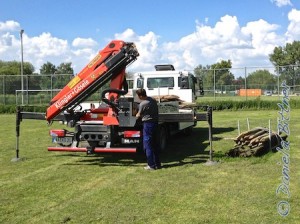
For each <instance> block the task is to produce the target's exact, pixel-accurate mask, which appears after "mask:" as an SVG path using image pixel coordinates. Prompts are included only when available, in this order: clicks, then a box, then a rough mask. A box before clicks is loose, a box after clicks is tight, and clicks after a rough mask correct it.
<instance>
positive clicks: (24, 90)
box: [0, 66, 300, 105]
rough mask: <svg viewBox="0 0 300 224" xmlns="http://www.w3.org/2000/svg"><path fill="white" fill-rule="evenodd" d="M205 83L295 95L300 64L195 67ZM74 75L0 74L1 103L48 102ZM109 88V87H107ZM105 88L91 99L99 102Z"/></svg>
mask: <svg viewBox="0 0 300 224" xmlns="http://www.w3.org/2000/svg"><path fill="white" fill-rule="evenodd" d="M192 72H193V73H194V74H195V75H196V76H197V77H200V78H201V79H202V82H203V89H204V96H207V97H214V98H217V97H223V96H232V97H236V96H244V97H245V99H246V100H247V97H248V96H249V97H251V96H256V97H257V96H261V95H268V96H271V95H280V94H281V84H282V82H283V81H285V82H286V84H287V85H289V86H290V93H291V94H292V95H300V67H299V66H282V67H245V68H231V69H195V71H192ZM73 77H74V76H73V75H70V74H67V75H61V74H53V75H23V76H20V75H11V76H6V75H0V104H4V105H47V104H48V103H49V102H50V100H51V99H52V98H53V97H54V96H55V95H56V94H57V93H58V91H59V90H60V89H62V88H63V87H64V86H65V85H66V84H67V83H68V82H69V81H70V80H71V79H72V78H73ZM103 88H105V87H103ZM101 92H102V89H100V90H99V91H97V92H96V93H95V94H93V95H92V96H91V97H90V98H89V100H94V101H99V99H100V94H101Z"/></svg>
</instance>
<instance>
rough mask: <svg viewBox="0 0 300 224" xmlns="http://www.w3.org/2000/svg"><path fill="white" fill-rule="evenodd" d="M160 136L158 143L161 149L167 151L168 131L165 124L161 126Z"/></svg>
mask: <svg viewBox="0 0 300 224" xmlns="http://www.w3.org/2000/svg"><path fill="white" fill-rule="evenodd" d="M158 133H159V136H158V143H159V147H160V150H161V151H165V150H166V148H167V140H168V133H167V129H166V127H164V126H161V127H160V128H159V132H158Z"/></svg>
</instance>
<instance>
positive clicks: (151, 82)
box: [133, 65, 201, 103]
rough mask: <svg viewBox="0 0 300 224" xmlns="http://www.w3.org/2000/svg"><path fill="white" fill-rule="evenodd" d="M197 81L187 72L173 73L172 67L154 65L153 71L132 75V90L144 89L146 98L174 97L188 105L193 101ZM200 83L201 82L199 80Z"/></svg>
mask: <svg viewBox="0 0 300 224" xmlns="http://www.w3.org/2000/svg"><path fill="white" fill-rule="evenodd" d="M198 81H199V80H197V79H196V77H195V76H194V75H193V74H192V73H191V72H188V71H175V69H174V66H173V65H156V66H155V71H150V72H139V73H135V74H134V75H133V89H139V88H144V89H145V90H146V92H147V95H148V96H162V95H176V96H178V97H179V99H180V100H182V101H184V102H188V103H192V102H194V101H195V99H196V98H197V97H196V88H195V87H196V83H197V82H198ZM200 81H201V80H200Z"/></svg>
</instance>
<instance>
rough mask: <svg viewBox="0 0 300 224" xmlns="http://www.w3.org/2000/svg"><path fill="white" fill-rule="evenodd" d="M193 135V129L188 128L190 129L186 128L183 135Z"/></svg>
mask: <svg viewBox="0 0 300 224" xmlns="http://www.w3.org/2000/svg"><path fill="white" fill-rule="evenodd" d="M192 133H193V127H188V128H186V129H184V130H183V134H184V135H185V136H191V135H192Z"/></svg>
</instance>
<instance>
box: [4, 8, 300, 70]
mask: <svg viewBox="0 0 300 224" xmlns="http://www.w3.org/2000/svg"><path fill="white" fill-rule="evenodd" d="M288 20H289V25H288V27H287V28H286V33H285V34H284V35H281V34H279V31H278V30H279V28H280V27H279V26H278V25H277V24H271V23H269V22H267V21H265V20H263V19H259V20H256V21H249V22H248V23H247V24H246V25H244V26H242V27H241V26H240V24H239V21H238V18H237V17H236V16H230V15H224V16H222V17H221V18H220V19H219V21H217V22H216V23H215V24H213V25H209V24H208V23H207V20H204V22H203V23H201V22H199V21H198V20H196V21H195V31H194V32H191V33H190V34H188V35H186V36H183V37H181V38H180V39H179V40H178V41H172V42H160V40H161V39H160V36H159V35H158V34H156V33H154V32H152V31H149V32H147V33H145V34H142V35H140V34H138V33H136V32H135V31H134V30H133V29H129V28H128V29H126V30H124V32H120V33H116V34H115V35H114V37H113V39H120V40H124V41H126V42H134V43H135V44H136V46H137V49H138V51H139V53H140V56H139V57H138V60H137V61H136V62H135V63H133V64H132V65H131V66H130V67H129V68H128V70H129V71H145V70H154V65H156V64H165V63H169V64H173V65H174V66H175V68H176V69H187V70H193V69H194V68H195V67H196V66H198V65H199V64H201V65H207V64H209V65H211V64H214V63H216V62H218V61H220V60H222V59H223V60H228V59H230V60H231V61H232V63H233V67H246V66H270V65H271V63H270V61H269V56H268V55H269V54H270V53H271V52H272V51H273V49H274V48H275V47H276V46H283V45H285V43H286V42H290V41H293V40H299V39H300V11H298V10H296V9H292V10H291V11H290V12H289V13H288ZM19 30H20V24H19V23H18V22H15V21H6V22H0V60H6V61H8V60H20V36H19V32H17V31H19ZM23 38H24V39H23V40H24V60H25V61H29V62H31V63H32V64H33V65H34V66H35V68H36V70H37V72H38V71H39V68H40V66H41V65H42V64H44V63H46V62H47V61H49V62H51V63H53V64H55V65H58V64H59V63H61V62H72V66H73V68H74V71H75V72H77V73H78V72H79V71H80V70H81V69H83V68H84V66H86V64H87V63H88V62H89V61H90V60H91V59H92V58H94V56H95V55H96V54H97V52H98V51H99V50H101V49H102V48H104V47H105V46H100V48H99V47H98V43H97V42H96V41H95V40H93V39H92V38H81V37H77V38H75V39H74V40H73V41H71V42H70V43H69V42H68V41H67V40H64V39H61V38H57V37H54V36H52V34H50V33H47V32H46V33H42V34H40V35H39V36H35V37H30V36H28V34H27V33H26V32H25V33H24V35H23ZM106 41H107V44H108V43H109V41H110V40H106Z"/></svg>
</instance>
